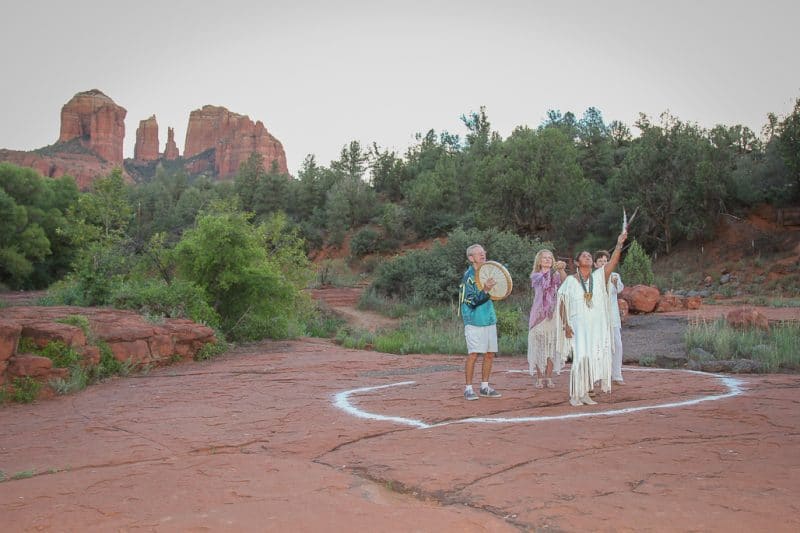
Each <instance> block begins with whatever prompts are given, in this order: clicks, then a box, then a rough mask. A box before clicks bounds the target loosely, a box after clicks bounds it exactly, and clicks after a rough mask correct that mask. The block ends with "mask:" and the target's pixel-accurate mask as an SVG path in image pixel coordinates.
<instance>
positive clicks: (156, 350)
mask: <svg viewBox="0 0 800 533" xmlns="http://www.w3.org/2000/svg"><path fill="white" fill-rule="evenodd" d="M72 315H82V316H84V317H86V319H87V320H88V322H89V330H90V331H91V333H92V335H91V338H93V339H96V340H94V341H91V342H96V341H103V342H105V343H106V344H107V345H108V346H109V347H110V348H111V353H112V354H113V355H114V357H115V358H117V359H118V360H120V361H127V362H130V363H133V364H135V365H155V366H158V365H165V364H170V363H172V362H173V361H174V360H175V358H176V357H178V358H181V359H191V358H192V357H194V356H195V355H196V354H197V352H198V351H199V350H200V349H201V348H202V347H203V346H204V345H206V344H207V343H214V342H216V339H215V337H214V330H212V329H211V328H209V327H207V326H203V325H201V324H196V323H194V322H192V321H191V320H185V319H178V318H171V319H166V320H165V321H164V322H163V323H161V324H152V323H150V322H147V321H146V320H145V319H144V318H143V317H141V316H140V315H137V314H136V313H133V312H131V311H118V310H114V309H105V308H94V307H28V306H11V307H6V308H0V384H3V383H9V382H11V381H12V379H13V378H14V377H21V376H30V377H33V378H36V379H38V380H39V381H41V382H42V383H44V384H47V383H48V382H49V380H51V379H53V378H66V377H68V375H69V370H68V369H65V368H53V364H52V361H51V360H50V359H48V358H47V357H39V356H35V355H31V354H21V353H18V348H17V347H18V344H19V339H20V337H25V338H29V339H31V340H32V341H33V342H34V343H35V344H36V345H37V346H40V347H41V346H45V345H47V343H49V342H53V341H59V342H63V343H64V344H66V345H68V346H70V347H72V348H73V349H74V350H75V351H76V352H78V353H79V354H80V355H81V358H82V362H83V365H96V364H97V363H99V362H100V350H99V348H98V347H97V346H96V345H94V344H90V340H89V339H87V337H86V335H85V334H84V332H83V330H82V329H81V328H79V327H77V326H73V325H70V324H64V323H62V322H56V320H58V319H62V318H64V317H67V316H72ZM51 392H52V391H51Z"/></svg>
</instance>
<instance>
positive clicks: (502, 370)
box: [0, 319, 800, 531]
mask: <svg viewBox="0 0 800 533" xmlns="http://www.w3.org/2000/svg"><path fill="white" fill-rule="evenodd" d="M673 321H674V319H673ZM635 329H636V328H632V329H631V331H635ZM462 361H463V359H462V358H461V357H458V356H444V355H434V356H422V355H415V356H395V355H388V354H379V353H374V352H368V351H357V350H347V349H343V348H341V347H339V346H336V345H334V344H332V343H331V342H328V341H322V340H315V339H303V340H298V341H293V342H265V343H259V344H254V345H250V346H244V347H240V348H237V349H236V350H234V351H232V352H230V353H228V354H226V355H225V356H223V357H220V358H217V359H215V360H212V361H207V362H202V363H196V362H191V363H185V364H180V365H175V366H172V367H167V368H161V369H158V370H156V371H153V372H151V373H150V374H147V375H142V376H138V377H132V378H124V379H116V380H112V381H108V382H106V383H103V384H99V385H95V386H92V387H90V388H89V389H87V390H85V391H83V392H81V393H79V394H76V395H73V396H67V397H60V398H57V399H54V400H50V401H43V402H39V403H36V404H33V405H9V406H6V407H4V408H2V409H0V428H1V429H0V470H2V471H3V473H4V475H5V477H6V478H7V480H6V481H5V482H3V483H0V512H1V513H2V517H3V524H4V525H3V529H4V531H29V530H39V531H109V530H125V531H128V530H149V531H200V530H214V531H216V530H222V531H252V530H286V531H514V530H535V531H586V530H591V531H746V530H753V531H766V530H769V531H797V530H798V529H800V518H798V516H800V514H798V511H799V510H800V509H798V507H800V504H798V503H797V497H796V496H797V494H798V491H800V453H798V450H799V449H800V448H799V447H798V445H799V444H800V410H798V403H800V395H799V394H798V389H799V388H800V376H797V375H767V376H764V375H759V376H755V375H747V376H743V377H739V379H740V380H741V387H742V389H743V393H742V394H741V395H738V396H735V397H728V398H723V399H718V400H716V401H708V402H704V403H699V404H696V405H689V406H683V407H674V408H669V407H660V408H654V409H650V410H641V411H637V412H632V413H629V414H620V415H616V416H598V417H589V418H576V419H547V420H540V421H531V420H528V421H516V422H515V421H506V422H503V423H498V422H495V423H482V422H477V421H473V422H465V421H463V420H464V419H466V418H469V417H475V416H481V417H503V418H507V419H513V418H520V417H543V416H558V415H569V414H574V413H596V412H603V411H609V410H612V409H614V410H616V409H620V408H636V407H644V406H654V405H657V404H664V403H675V402H680V401H684V400H687V399H692V398H700V397H704V396H709V395H715V394H723V393H725V392H727V391H728V390H729V389H728V387H727V386H726V385H725V384H724V383H722V382H721V381H720V379H718V378H715V377H713V376H710V375H704V374H698V373H689V372H685V371H679V370H669V371H668V370H661V371H644V370H635V369H629V370H628V371H627V372H626V382H627V384H626V385H625V386H622V387H616V388H615V389H614V390H613V392H612V393H611V394H610V395H604V394H599V395H598V397H597V399H598V401H599V403H600V405H598V406H594V407H584V408H581V409H575V408H572V407H570V406H569V405H568V403H567V402H566V398H567V380H566V376H561V377H560V378H559V379H558V387H557V388H556V389H555V390H544V391H541V390H536V391H535V390H534V389H533V388H532V387H531V382H530V378H529V377H528V376H527V375H526V374H525V373H522V372H515V371H518V370H522V369H524V368H525V366H526V364H525V362H524V360H522V359H521V358H518V357H499V358H498V361H497V363H496V366H495V374H494V379H493V382H494V384H495V385H496V386H497V387H498V389H500V390H501V391H502V392H503V398H501V399H497V400H488V399H481V400H480V401H477V402H465V401H464V400H463V398H462V396H461V382H462V372H461V368H462ZM403 382H412V383H407V384H404V385H398V383H403ZM380 385H391V386H389V387H386V388H383V389H378V390H371V391H364V392H357V393H353V394H352V395H351V396H349V401H350V403H351V404H352V405H353V406H354V407H357V408H358V409H361V410H363V411H365V412H369V413H374V414H377V415H384V416H386V417H400V418H405V419H412V420H416V421H418V422H419V423H420V424H421V425H425V424H427V425H429V426H430V425H433V424H437V423H443V422H449V423H448V424H445V425H441V426H435V427H425V428H418V427H414V426H410V425H407V424H406V423H402V420H400V421H393V420H391V419H389V420H371V419H362V418H356V417H355V416H353V415H352V414H350V413H348V412H345V411H343V410H341V409H339V408H337V407H336V406H335V405H334V397H335V395H336V394H337V393H341V392H343V391H347V390H352V389H357V388H364V387H375V386H380ZM13 478H16V479H13Z"/></svg>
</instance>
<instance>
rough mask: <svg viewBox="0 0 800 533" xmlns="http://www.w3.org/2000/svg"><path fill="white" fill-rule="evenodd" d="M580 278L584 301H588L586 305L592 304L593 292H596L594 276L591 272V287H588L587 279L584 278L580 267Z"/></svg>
mask: <svg viewBox="0 0 800 533" xmlns="http://www.w3.org/2000/svg"><path fill="white" fill-rule="evenodd" d="M578 280H580V282H581V287H583V301H584V302H586V307H591V306H592V293H593V292H594V278H593V277H592V275H591V274H589V279H588V282H589V288H588V289H587V288H586V281H587V280H584V279H583V274H581V269H580V268H579V269H578Z"/></svg>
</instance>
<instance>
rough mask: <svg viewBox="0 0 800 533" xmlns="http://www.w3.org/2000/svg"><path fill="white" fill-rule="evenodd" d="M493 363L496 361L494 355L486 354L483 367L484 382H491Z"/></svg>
mask: <svg viewBox="0 0 800 533" xmlns="http://www.w3.org/2000/svg"><path fill="white" fill-rule="evenodd" d="M492 361H494V353H492V352H486V353H485V354H484V355H483V366H482V367H481V377H482V378H483V381H489V376H491V375H492Z"/></svg>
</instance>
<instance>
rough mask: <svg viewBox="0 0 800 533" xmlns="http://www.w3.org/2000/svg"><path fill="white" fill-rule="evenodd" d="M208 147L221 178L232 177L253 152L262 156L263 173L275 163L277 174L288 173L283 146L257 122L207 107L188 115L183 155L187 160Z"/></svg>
mask: <svg viewBox="0 0 800 533" xmlns="http://www.w3.org/2000/svg"><path fill="white" fill-rule="evenodd" d="M211 148H213V149H214V151H215V154H214V155H215V158H214V160H215V170H216V172H217V175H218V176H219V177H221V178H225V177H228V176H231V175H232V174H235V173H236V172H237V171H238V170H239V165H240V164H241V163H242V162H244V161H245V160H247V158H248V157H250V154H252V153H253V152H257V153H259V154H261V155H262V156H263V157H264V168H265V169H266V170H267V171H269V170H271V169H272V165H273V162H275V163H276V164H277V168H278V171H279V172H285V173H288V167H287V165H286V153H285V152H284V150H283V145H282V144H281V142H280V141H279V140H278V139H276V138H275V137H273V136H272V134H270V133H269V132H268V131H267V129H266V128H265V127H264V124H263V123H262V122H261V121H258V122H256V123H253V121H252V120H250V118H249V117H247V116H245V115H239V114H237V113H232V112H230V111H228V110H227V109H225V108H224V107H217V106H211V105H207V106H203V108H202V109H196V110H194V111H192V113H191V114H190V115H189V126H188V128H187V129H186V146H185V148H184V151H183V156H184V158H186V159H188V158H190V157H192V156H195V155H197V154H200V153H202V152H204V151H206V150H208V149H211Z"/></svg>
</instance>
